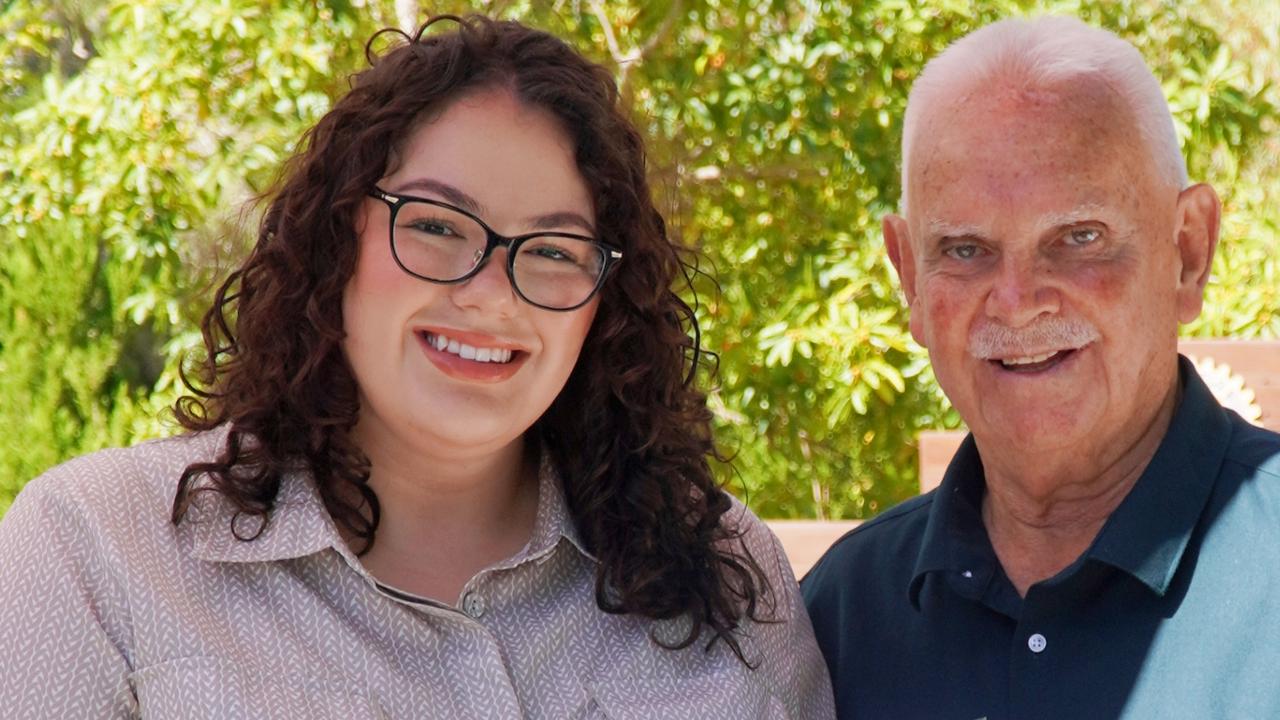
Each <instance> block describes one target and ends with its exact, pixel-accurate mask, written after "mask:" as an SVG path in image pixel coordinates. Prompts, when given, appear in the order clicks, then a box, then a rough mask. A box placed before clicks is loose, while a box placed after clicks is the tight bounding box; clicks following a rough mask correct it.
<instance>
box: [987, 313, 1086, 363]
mask: <svg viewBox="0 0 1280 720" xmlns="http://www.w3.org/2000/svg"><path fill="white" fill-rule="evenodd" d="M1101 339H1102V335H1101V334H1100V333H1099V332H1098V330H1097V328H1095V327H1093V325H1091V324H1089V323H1087V322H1084V321H1082V320H1067V319H1065V318H1060V317H1054V316H1050V317H1046V318H1043V319H1041V320H1036V321H1035V322H1034V323H1032V324H1031V325H1027V326H1025V327H1020V328H1011V327H1007V326H1005V325H996V324H994V323H987V324H984V325H982V326H980V327H978V328H976V329H975V330H974V331H973V332H971V333H969V354H971V355H973V356H974V357H978V358H982V359H984V360H995V359H999V358H1013V357H1026V356H1030V355H1037V354H1043V353H1046V352H1052V351H1057V350H1077V349H1079V348H1082V347H1084V346H1085V345H1088V344H1089V343H1091V342H1096V341H1097V340H1101Z"/></svg>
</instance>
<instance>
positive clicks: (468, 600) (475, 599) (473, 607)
mask: <svg viewBox="0 0 1280 720" xmlns="http://www.w3.org/2000/svg"><path fill="white" fill-rule="evenodd" d="M462 612H464V613H466V614H468V615H470V616H471V617H473V618H479V617H480V616H481V615H484V596H482V595H480V594H479V593H474V592H469V593H467V594H466V596H465V597H463V598H462Z"/></svg>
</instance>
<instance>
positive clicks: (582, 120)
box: [173, 15, 772, 664]
mask: <svg viewBox="0 0 1280 720" xmlns="http://www.w3.org/2000/svg"><path fill="white" fill-rule="evenodd" d="M442 21H448V22H453V23H456V24H457V28H456V29H454V30H451V31H448V32H443V33H440V32H432V33H430V34H427V33H426V31H427V30H428V29H429V28H431V26H433V25H436V24H437V23H439V22H442ZM386 33H398V34H399V35H400V36H401V37H402V38H403V40H404V42H399V43H396V44H394V45H393V47H391V48H390V49H388V50H386V51H384V52H382V53H381V54H378V53H376V52H374V49H373V48H374V45H375V41H378V40H379V38H380V37H381V36H383V35H384V34H386ZM365 52H366V56H367V57H368V60H369V64H370V67H369V68H368V69H366V70H363V71H361V72H359V73H357V74H356V75H354V76H353V78H352V81H351V90H350V91H349V92H348V93H347V94H346V95H345V96H343V97H342V98H341V99H339V100H338V101H337V103H336V104H335V105H334V107H333V109H332V110H330V111H329V112H328V114H326V115H325V116H324V117H323V118H322V119H321V120H320V121H319V123H318V124H317V125H316V126H315V127H313V128H311V129H310V130H309V131H308V132H307V133H306V134H305V136H304V138H303V142H302V144H301V146H300V149H299V151H298V153H297V154H296V155H295V156H294V157H293V158H292V159H290V160H289V161H288V162H287V164H286V165H285V166H284V168H283V171H282V173H281V177H280V180H279V181H278V182H277V185H276V187H275V188H274V189H273V190H271V191H269V192H268V193H267V194H266V195H264V196H263V198H262V202H263V203H265V206H266V208H265V212H264V213H263V217H262V220H261V222H260V224H259V227H258V234H257V242H256V244H255V246H254V247H253V249H252V251H251V253H250V254H249V256H248V258H247V259H246V260H245V261H244V262H243V264H241V265H240V266H239V268H238V269H236V270H235V271H234V272H232V273H231V274H230V276H229V277H228V278H227V279H226V280H225V281H224V282H223V283H222V284H221V285H220V286H219V287H218V289H217V291H216V293H215V296H214V300H213V305H212V307H211V309H210V310H209V311H208V312H207V313H206V314H205V316H204V319H203V321H202V323H201V329H202V331H203V337H204V349H205V353H204V355H203V357H201V358H200V359H199V361H198V362H197V364H196V366H195V367H194V368H193V369H192V371H191V372H186V371H184V372H182V373H181V374H182V381H183V383H184V384H185V385H186V387H187V388H188V389H189V390H190V394H188V395H186V396H184V397H182V398H181V399H180V400H179V401H178V402H177V404H176V405H175V407H174V411H175V414H176V415H177V418H178V421H179V422H180V423H181V425H182V426H183V427H184V428H186V429H187V430H189V431H202V430H211V429H213V428H215V427H218V426H220V425H223V424H229V425H230V428H229V431H228V432H229V434H228V439H227V444H226V446H225V448H224V449H223V450H222V452H221V454H220V455H219V457H218V458H217V459H216V460H215V461H213V462H204V463H194V464H192V465H190V466H189V467H188V468H187V469H186V471H185V472H184V473H183V475H182V477H181V479H180V481H179V487H178V493H177V496H176V498H175V500H174V505H173V522H174V523H178V522H180V521H181V519H182V517H183V516H184V514H185V512H186V510H187V509H188V507H189V505H190V503H191V501H192V499H193V494H194V493H198V492H202V491H212V492H217V493H220V494H221V495H223V496H225V497H226V498H227V499H228V500H229V501H230V502H231V503H233V504H234V506H235V507H236V508H237V510H238V513H237V518H239V517H241V516H249V517H252V518H255V519H256V520H257V521H258V532H259V533H260V532H261V528H262V527H265V525H266V523H267V522H269V521H270V514H271V511H272V508H273V505H274V501H275V497H276V494H277V491H278V490H279V487H280V481H281V478H282V477H283V475H284V473H286V472H289V471H293V470H299V469H301V470H305V471H307V472H309V473H310V474H311V476H312V477H313V478H314V482H315V485H316V487H317V489H318V491H319V494H320V496H321V498H322V500H323V501H324V503H325V505H326V507H327V509H328V511H329V512H330V514H331V515H332V516H333V518H334V521H335V522H336V523H337V524H338V525H339V526H340V527H341V528H342V529H343V530H344V531H345V532H347V533H348V534H349V535H350V536H352V537H354V538H358V539H360V540H361V541H362V542H363V543H364V545H363V548H362V549H361V552H367V551H368V549H369V548H370V547H371V546H372V544H373V542H374V538H375V532H376V530H377V527H378V521H379V516H380V511H379V504H378V498H377V496H376V495H375V494H374V492H373V490H372V489H371V488H370V487H369V485H368V482H367V481H368V478H369V473H370V464H369V461H368V459H367V458H366V456H365V455H364V454H363V453H362V452H361V450H360V448H359V447H357V445H356V444H355V442H354V440H353V438H352V429H353V428H354V426H355V424H356V420H357V416H358V413H359V405H360V403H359V396H358V393H357V386H356V380H355V378H354V376H353V373H352V371H351V368H350V366H349V365H348V363H347V360H346V357H345V355H344V353H343V350H342V340H343V337H344V330H343V318H342V294H343V290H344V287H345V286H346V284H347V282H348V280H349V278H350V277H351V275H352V272H353V270H354V268H355V263H356V255H357V243H356V231H355V222H356V214H357V209H358V207H359V206H360V204H361V203H362V202H364V201H365V198H366V192H367V191H368V190H369V189H370V188H371V187H372V186H373V185H374V183H375V182H377V181H378V180H379V179H380V178H382V177H383V176H384V175H385V174H386V173H387V172H388V170H389V164H391V163H393V162H394V158H395V150H396V148H398V147H399V146H400V144H401V143H402V142H403V141H404V140H405V138H406V137H407V136H408V135H409V134H410V132H411V131H412V130H413V129H414V128H415V127H416V126H417V125H418V124H419V123H420V122H421V121H422V120H423V119H424V118H430V117H433V116H434V115H436V114H438V113H440V112H442V111H443V109H444V108H445V107H446V106H447V105H448V104H449V103H450V102H451V101H452V100H454V99H456V98H457V97H458V96H459V95H460V94H462V93H464V92H468V91H473V90H476V89H479V88H485V87H495V86H496V87H503V88H508V89H510V90H511V91H512V92H513V94H514V95H515V96H516V97H517V98H519V99H520V100H521V101H522V102H525V103H527V104H529V105H532V106H537V107H541V108H545V109H547V110H549V111H550V112H551V113H553V114H554V116H555V117H557V118H558V119H559V121H560V123H561V124H562V125H563V127H564V129H565V130H566V131H567V133H568V134H569V135H570V137H571V138H572V139H573V141H574V144H575V156H576V160H577V164H578V168H579V170H580V171H581V173H582V176H583V179H584V180H585V182H586V185H587V187H588V188H589V189H590V191H591V193H592V196H593V198H592V199H593V203H594V207H595V214H596V217H597V218H598V223H599V231H600V233H601V236H602V237H607V238H609V239H610V241H611V242H613V243H615V244H617V245H619V246H620V247H621V248H622V250H623V252H624V253H625V260H624V261H623V262H622V263H621V264H620V266H619V267H618V268H617V272H616V273H614V274H613V275H612V276H611V277H610V278H609V282H607V283H606V284H605V285H604V288H603V290H602V291H601V299H600V304H599V308H598V311H597V315H596V318H595V320H594V322H593V325H592V327H591V329H590V331H589V333H588V336H587V338H586V341H585V343H584V345H583V348H582V351H581V354H580V355H579V358H578V361H577V364H576V366H575V368H574V370H573V372H572V374H571V376H570V378H569V380H568V381H567V383H566V385H565V387H564V388H563V390H562V391H561V392H560V394H559V395H558V397H557V398H556V399H555V401H554V402H553V403H552V405H551V407H550V408H549V409H548V410H547V411H546V413H544V415H543V416H542V417H541V418H540V419H539V420H538V421H537V422H536V423H535V425H534V427H533V428H532V429H531V431H530V432H531V433H535V434H536V435H534V436H535V437H537V438H538V440H539V442H540V444H541V445H542V446H543V447H545V448H547V450H548V452H549V453H550V456H551V460H552V462H553V463H554V464H555V466H556V468H557V469H558V470H559V472H560V474H561V476H562V479H563V483H564V492H565V495H566V500H567V504H568V507H569V510H570V513H571V514H572V516H573V521H574V523H575V524H576V526H577V528H578V530H579V533H580V534H581V536H582V537H583V540H584V542H585V543H586V545H587V547H588V549H589V550H590V551H591V552H592V553H593V554H594V555H595V556H596V557H597V558H598V560H599V569H598V571H597V575H596V593H595V594H596V602H597V604H598V605H599V607H600V608H601V609H602V610H604V611H605V612H609V613H634V614H637V615H640V616H644V617H648V618H653V619H674V618H688V619H689V620H691V621H692V622H691V623H690V625H689V629H688V634H687V636H685V637H684V638H683V639H682V640H680V641H678V642H675V643H672V644H667V643H663V642H662V641H661V640H659V639H658V638H657V637H656V636H652V635H651V637H652V638H653V641H654V642H657V643H659V644H662V645H663V646H664V647H668V648H672V649H677V648H685V647H688V646H689V645H690V644H692V643H693V642H694V641H695V640H696V639H697V638H699V637H701V636H702V635H703V633H704V632H706V631H709V636H710V637H709V640H708V642H707V648H708V649H709V648H710V647H711V646H712V645H713V644H714V643H715V642H716V641H717V640H723V641H725V642H726V643H727V644H728V645H729V646H730V647H731V648H732V650H733V652H734V653H735V654H736V655H737V656H738V658H739V659H740V660H742V661H743V662H744V663H745V662H748V661H747V660H746V659H745V657H744V655H743V652H742V649H741V647H740V645H739V643H738V641H737V638H736V633H735V630H736V629H737V628H739V626H740V625H741V623H742V622H743V621H744V619H746V618H750V619H751V620H756V621H762V618H761V617H759V615H760V614H761V609H762V608H763V607H765V606H766V605H770V604H772V603H771V602H769V601H768V599H769V598H771V595H770V592H771V590H770V588H769V586H768V581H767V579H766V577H765V575H764V573H763V572H762V570H761V569H760V566H759V565H758V564H757V562H756V560H755V559H754V558H753V557H752V556H751V553H750V552H749V551H748V550H747V548H746V545H745V543H744V542H743V541H742V538H741V537H740V535H739V533H738V531H736V530H735V529H734V525H735V523H734V522H733V521H732V518H726V517H725V513H726V512H728V511H729V510H730V508H731V502H730V500H729V498H728V496H727V495H726V494H725V493H724V492H723V491H722V490H721V488H720V487H719V485H718V484H717V482H716V481H715V479H714V477H713V475H712V472H711V468H710V465H709V461H710V459H711V458H717V459H718V458H719V456H718V455H717V454H716V449H715V445H714V443H713V440H712V436H711V413H710V411H709V410H708V408H707V404H706V394H705V393H704V392H703V391H701V390H699V389H698V388H697V386H696V384H695V383H694V382H693V379H694V378H695V377H696V376H698V375H699V373H698V372H697V371H698V369H699V366H700V365H701V366H704V367H705V366H706V365H708V364H709V363H708V362H707V355H706V354H705V353H702V352H701V350H700V347H699V338H698V329H697V319H696V317H695V314H694V312H693V310H692V309H691V308H690V306H689V305H688V304H687V303H686V302H684V301H683V300H682V299H681V297H680V296H679V295H678V294H677V293H676V292H674V291H673V290H672V287H673V284H674V283H675V282H676V281H677V280H679V279H681V278H682V277H683V278H684V279H685V280H687V279H688V278H689V277H690V274H689V273H690V272H691V271H692V270H693V268H692V267H691V266H690V265H689V264H688V262H687V261H686V260H685V259H684V251H683V250H682V249H681V248H680V247H679V246H678V245H676V244H675V243H673V242H672V241H671V240H670V239H669V238H668V235H667V230H666V226H665V223H664V221H663V219H662V216H661V215H660V214H659V212H658V211H657V209H656V208H655V207H654V205H653V200H652V197H651V195H650V191H649V186H648V182H647V181H646V178H645V154H644V147H643V142H642V140H641V138H640V135H639V133H638V132H637V131H636V129H635V127H634V126H633V125H632V124H631V122H630V121H629V120H628V119H627V117H626V114H625V113H624V112H623V110H622V109H621V107H620V105H621V103H620V99H619V96H618V90H617V86H616V84H615V83H614V80H613V78H612V76H611V75H610V74H609V72H608V71H607V70H605V69H604V68H602V67H600V66H599V65H596V64H594V63H592V62H590V61H588V60H586V59H584V58H583V57H581V56H580V55H578V54H577V53H576V52H575V51H574V50H573V49H571V48H570V47H569V46H568V45H566V44H565V43H564V42H562V41H560V40H559V39H557V38H555V37H553V36H551V35H549V34H547V33H544V32H540V31H536V30H532V29H529V28H527V27H524V26H522V25H520V24H519V23H515V22H499V21H494V20H490V19H487V18H484V17H479V16H468V17H466V18H459V17H456V16H450V15H442V16H439V17H435V18H433V19H431V20H430V21H428V22H427V23H426V24H424V25H423V26H422V28H421V29H420V30H419V31H418V33H417V34H416V35H414V36H409V35H406V34H404V33H400V32H399V31H397V30H391V29H387V30H383V31H380V32H379V33H377V34H375V35H374V36H373V38H371V39H370V40H369V44H368V45H367V46H366V50H365ZM283 328H289V331H288V332H282V329H283ZM700 358H701V359H700ZM317 387H323V388H325V391H324V392H316V391H315V388H317ZM201 476H204V477H206V478H207V480H208V482H202V483H195V482H194V481H195V479H196V478H199V477H201ZM236 525H237V524H236V523H233V528H234V527H235V526H236ZM239 537H241V539H242V540H246V541H248V540H252V539H254V538H255V537H257V535H256V534H255V535H251V536H248V537H245V536H239ZM748 664H749V663H748Z"/></svg>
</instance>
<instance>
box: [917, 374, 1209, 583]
mask: <svg viewBox="0 0 1280 720" xmlns="http://www.w3.org/2000/svg"><path fill="white" fill-rule="evenodd" d="M1178 369H1179V382H1180V383H1181V384H1182V398H1181V401H1180V402H1179V404H1178V407H1177V408H1176V409H1175V411H1174V415H1173V419H1172V421H1171V422H1170V424H1169V429H1168V430H1167V431H1166V433H1165V436H1164V438H1163V439H1162V440H1161V442H1160V445H1159V447H1158V448H1157V449H1156V453H1155V455H1154V456H1153V457H1152V459H1151V462H1150V463H1149V464H1148V465H1147V467H1146V469H1145V470H1144V471H1143V473H1142V475H1141V476H1140V477H1139V478H1138V481H1137V483H1135V484H1134V487H1133V489H1132V490H1130V491H1129V494H1128V495H1127V496H1126V497H1125V499H1124V500H1122V501H1121V503H1120V506H1119V507H1117V508H1116V510H1115V512H1113V513H1112V514H1111V517H1110V518H1108V519H1107V522H1106V523H1105V524H1104V525H1103V527H1102V530H1101V531H1099V533H1098V536H1097V538H1095V539H1094V542H1093V544H1092V545H1091V546H1090V548H1089V549H1088V550H1087V551H1086V552H1085V557H1086V558H1089V559H1093V560H1097V561H1099V562H1103V563H1106V564H1108V565H1111V566H1113V567H1115V568H1117V569H1119V570H1122V571H1124V572H1127V573H1129V574H1130V575H1132V576H1134V577H1135V578H1137V579H1138V580H1139V581H1140V582H1142V583H1143V584H1144V585H1146V586H1147V587H1148V588H1150V589H1151V591H1152V592H1154V593H1156V594H1158V595H1163V594H1164V593H1165V592H1166V591H1167V590H1168V588H1169V584H1170V583H1171V582H1172V580H1173V576H1174V574H1175V573H1176V572H1177V569H1178V565H1179V563H1180V562H1181V560H1182V554H1183V552H1184V551H1185V550H1186V547H1187V543H1188V542H1189V540H1190V538H1191V534H1192V533H1193V532H1194V530H1195V527H1196V525H1197V523H1198V522H1199V519H1200V516H1201V514H1202V513H1203V511H1204V507H1205V504H1206V503H1207V501H1208V498H1209V495H1210V494H1211V493H1212V491H1213V485H1214V482H1215V480H1216V478H1217V476H1218V472H1219V469H1220V468H1221V465H1222V462H1223V459H1224V458H1225V456H1226V451H1227V446H1228V443H1229V442H1230V439H1231V438H1230V436H1231V424H1230V420H1229V419H1228V417H1227V414H1226V412H1225V411H1224V410H1223V409H1222V406H1221V405H1219V404H1218V402H1217V400H1216V399H1214V397H1213V394H1212V393H1211V392H1210V391H1209V388H1208V387H1207V386H1206V385H1205V384H1204V381H1203V380H1201V379H1200V376H1199V375H1198V374H1197V373H1196V371H1195V367H1194V366H1193V365H1192V364H1191V362H1190V361H1189V360H1187V359H1186V358H1185V357H1182V356H1179V358H1178ZM985 483H986V476H985V473H984V472H983V469H982V458H981V457H980V456H979V454H978V448H977V445H976V444H975V443H974V440H973V436H972V435H968V436H966V437H965V439H964V442H963V443H961V445H960V448H959V449H958V450H957V451H956V454H955V456H954V457H953V458H952V459H951V463H950V464H949V465H948V466H947V471H946V474H945V475H944V476H943V479H942V483H941V484H940V485H939V486H938V489H937V490H935V491H934V493H935V495H934V499H933V503H932V506H931V507H930V510H929V519H928V522H927V524H926V525H925V531H924V539H923V542H922V544H921V546H920V553H919V555H918V556H917V558H916V565H915V570H914V572H913V573H912V579H911V584H910V586H909V588H908V592H909V596H910V599H911V602H912V604H913V605H914V606H915V607H916V609H919V607H920V604H919V597H920V590H921V588H922V587H923V585H924V580H925V577H926V576H927V575H928V574H930V573H934V572H939V571H947V570H956V571H960V570H961V568H962V567H963V568H964V570H965V571H969V572H972V573H974V574H976V575H982V576H985V577H979V578H977V582H975V583H974V586H975V587H981V586H983V585H985V584H986V580H987V579H989V577H990V575H991V574H993V573H994V572H995V569H996V568H995V567H994V563H995V562H997V561H996V559H995V553H994V551H992V550H991V549H990V541H989V540H988V538H987V535H986V530H985V528H984V527H983V525H982V517H981V511H980V507H981V500H982V496H983V493H984V492H985Z"/></svg>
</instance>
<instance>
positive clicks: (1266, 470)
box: [1226, 417, 1280, 489]
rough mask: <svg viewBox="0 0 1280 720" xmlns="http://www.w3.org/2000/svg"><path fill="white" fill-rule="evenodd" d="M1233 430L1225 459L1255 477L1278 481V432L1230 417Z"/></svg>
mask: <svg viewBox="0 0 1280 720" xmlns="http://www.w3.org/2000/svg"><path fill="white" fill-rule="evenodd" d="M1232 419H1233V421H1234V423H1233V424H1234V425H1235V430H1234V432H1233V434H1232V438H1231V445H1230V447H1229V448H1228V450H1227V457H1226V461H1227V462H1228V463H1231V464H1233V465H1235V466H1237V467H1238V468H1240V469H1242V470H1244V471H1245V472H1247V473H1252V474H1255V475H1257V476H1258V478H1257V479H1263V478H1265V479H1267V480H1269V481H1280V433H1276V432H1273V431H1271V430H1268V429H1266V428H1262V427H1258V426H1257V425H1252V424H1250V423H1248V422H1246V421H1244V420H1243V419H1240V418H1239V417H1233V418H1232ZM1278 489H1280V488H1278Z"/></svg>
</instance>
